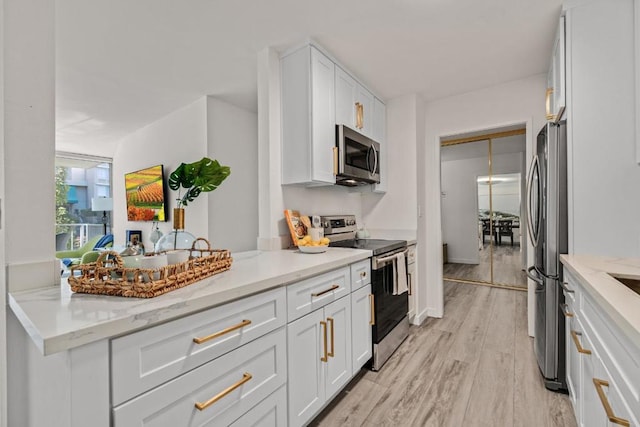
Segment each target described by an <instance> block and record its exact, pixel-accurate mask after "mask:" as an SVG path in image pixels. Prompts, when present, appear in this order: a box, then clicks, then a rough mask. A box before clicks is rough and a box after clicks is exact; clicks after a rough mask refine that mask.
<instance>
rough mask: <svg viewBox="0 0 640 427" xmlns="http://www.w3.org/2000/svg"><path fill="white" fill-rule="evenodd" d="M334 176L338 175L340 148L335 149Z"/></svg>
mask: <svg viewBox="0 0 640 427" xmlns="http://www.w3.org/2000/svg"><path fill="white" fill-rule="evenodd" d="M333 174H334V175H338V147H333Z"/></svg>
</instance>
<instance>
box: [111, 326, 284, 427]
mask: <svg viewBox="0 0 640 427" xmlns="http://www.w3.org/2000/svg"><path fill="white" fill-rule="evenodd" d="M286 346H287V337H286V332H285V328H280V329H279V330H277V331H274V332H271V333H270V334H268V335H266V336H264V337H261V338H258V339H257V340H254V341H252V342H250V343H248V344H246V345H244V346H242V347H241V348H238V349H236V350H234V351H232V352H231V353H227V354H225V355H224V356H221V357H219V358H218V359H216V360H214V361H212V362H209V363H207V364H205V365H203V366H201V367H199V368H197V369H194V370H193V371H191V372H188V373H186V374H184V375H182V376H181V377H178V378H176V379H174V380H172V381H169V382H168V383H166V384H163V385H161V386H159V387H157V388H155V389H153V390H152V391H150V392H148V393H145V394H143V395H142V396H138V397H137V398H135V399H132V400H130V401H129V402H126V403H124V404H122V405H120V406H118V407H116V408H115V409H114V410H113V421H114V426H115V427H128V426H136V427H142V426H145V427H166V426H171V427H181V426H202V425H207V426H227V425H229V424H231V423H232V422H233V421H235V420H237V419H238V418H239V417H240V416H242V415H243V414H245V413H246V412H248V411H249V410H250V409H251V408H252V407H254V406H255V405H256V404H258V403H259V402H261V401H262V400H264V399H265V398H266V397H267V396H269V395H270V394H271V393H273V392H274V391H276V390H277V389H278V388H280V387H281V386H282V385H284V384H285V383H286V381H287V373H286V372H287V371H286V369H287V367H286V360H287V357H286V351H287V348H286ZM247 375H250V376H251V378H250V379H248V376H247ZM243 379H244V380H245V381H244V382H242V381H243ZM238 384H241V385H238ZM234 386H237V387H235V388H234ZM231 388H232V390H230V391H229V389H231ZM225 391H228V393H226V394H225V393H224V392H225ZM220 395H223V397H221V398H220V399H219V400H217V401H216V402H215V403H212V404H211V405H210V406H208V407H207V408H204V409H202V410H199V409H197V408H196V406H195V405H196V403H205V402H207V401H209V400H210V399H212V398H213V397H215V396H220Z"/></svg>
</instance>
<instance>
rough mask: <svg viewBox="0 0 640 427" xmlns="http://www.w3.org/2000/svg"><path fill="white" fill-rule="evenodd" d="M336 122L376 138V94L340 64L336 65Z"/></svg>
mask: <svg viewBox="0 0 640 427" xmlns="http://www.w3.org/2000/svg"><path fill="white" fill-rule="evenodd" d="M336 124H344V125H347V126H349V127H350V128H351V129H354V130H356V131H358V132H360V133H362V134H363V135H366V136H368V137H369V138H371V139H375V138H374V137H373V134H374V128H375V126H376V125H375V113H374V96H373V94H372V93H371V92H369V91H368V90H367V89H366V88H365V87H364V86H362V85H361V84H360V83H358V82H357V81H356V80H355V79H354V78H353V77H351V76H350V75H349V74H348V73H347V72H346V71H344V70H343V69H342V68H340V67H339V66H336Z"/></svg>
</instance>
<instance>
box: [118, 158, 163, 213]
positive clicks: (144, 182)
mask: <svg viewBox="0 0 640 427" xmlns="http://www.w3.org/2000/svg"><path fill="white" fill-rule="evenodd" d="M124 184H125V189H126V195H127V219H128V220H129V221H166V220H167V216H166V209H165V190H164V170H163V166H162V165H157V166H152V167H150V168H147V169H142V170H139V171H136V172H130V173H127V174H125V176H124Z"/></svg>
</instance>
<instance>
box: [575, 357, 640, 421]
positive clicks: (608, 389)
mask: <svg viewBox="0 0 640 427" xmlns="http://www.w3.org/2000/svg"><path fill="white" fill-rule="evenodd" d="M597 375H598V377H599V378H597V379H596V381H593V379H591V378H589V384H588V386H589V387H595V388H596V390H597V388H598V387H601V388H602V391H604V398H602V397H600V396H598V398H599V400H600V404H601V405H602V409H603V410H604V411H605V412H606V409H605V408H606V407H607V405H608V407H609V408H610V409H611V414H612V415H613V416H615V417H618V418H621V419H622V420H626V421H628V422H629V424H630V425H631V426H634V427H639V426H640V424H639V423H638V419H640V418H638V410H639V409H640V408H639V407H638V405H637V404H635V405H634V404H633V402H628V401H626V400H625V398H624V396H623V393H622V392H621V390H620V389H619V387H618V384H617V383H616V381H615V380H614V379H613V376H611V374H610V373H609V371H608V370H607V368H606V367H605V366H601V367H600V369H599V371H598V373H597ZM598 380H604V381H598ZM596 383H598V384H596ZM631 408H635V410H632V409H631ZM609 425H618V424H616V423H609Z"/></svg>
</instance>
